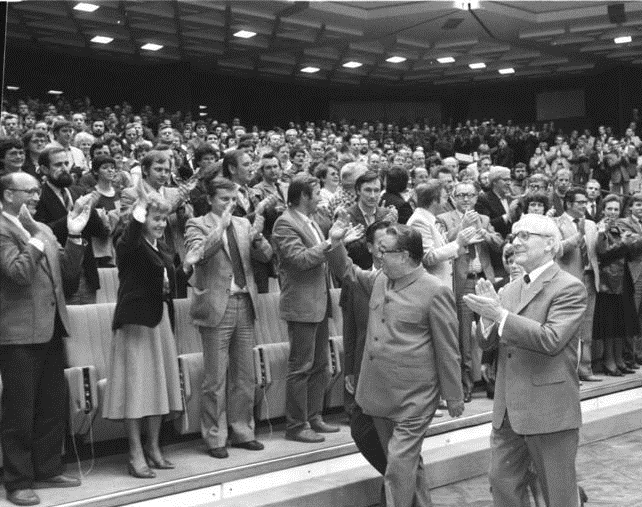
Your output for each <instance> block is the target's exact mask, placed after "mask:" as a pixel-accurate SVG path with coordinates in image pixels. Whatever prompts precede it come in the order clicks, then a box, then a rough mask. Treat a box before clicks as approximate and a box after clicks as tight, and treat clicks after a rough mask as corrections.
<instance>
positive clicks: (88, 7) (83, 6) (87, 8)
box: [74, 2, 100, 12]
mask: <svg viewBox="0 0 642 507" xmlns="http://www.w3.org/2000/svg"><path fill="white" fill-rule="evenodd" d="M99 8H100V6H99V5H95V4H88V3H85V2H80V3H77V4H76V5H75V6H74V9H75V10H77V11H82V12H94V11H97V10H98V9H99Z"/></svg>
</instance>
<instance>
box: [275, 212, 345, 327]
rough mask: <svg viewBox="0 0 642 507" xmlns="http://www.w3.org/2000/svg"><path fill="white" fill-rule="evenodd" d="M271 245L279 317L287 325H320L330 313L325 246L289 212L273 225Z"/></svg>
mask: <svg viewBox="0 0 642 507" xmlns="http://www.w3.org/2000/svg"><path fill="white" fill-rule="evenodd" d="M272 242H273V244H274V246H275V250H276V254H277V256H278V260H279V277H280V282H281V299H280V311H281V318H282V319H283V320H286V321H290V322H321V321H322V320H323V319H324V318H325V316H326V314H328V315H329V314H330V311H331V308H332V305H331V302H330V290H329V289H330V287H331V282H330V276H329V272H328V270H327V269H326V259H325V254H324V250H325V244H324V243H321V244H319V243H318V241H317V239H316V238H315V236H314V233H313V232H312V231H311V230H310V227H309V226H308V224H307V223H306V222H305V221H304V220H303V219H302V218H301V217H300V216H299V215H298V214H297V213H296V212H293V211H292V210H291V209H287V210H285V211H284V212H283V214H282V215H281V216H280V217H279V218H278V219H277V220H276V222H275V223H274V229H273V230H272Z"/></svg>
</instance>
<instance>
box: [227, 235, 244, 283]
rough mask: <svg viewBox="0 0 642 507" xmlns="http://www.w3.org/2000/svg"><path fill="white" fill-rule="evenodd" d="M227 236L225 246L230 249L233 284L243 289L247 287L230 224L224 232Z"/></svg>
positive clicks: (239, 254) (239, 253)
mask: <svg viewBox="0 0 642 507" xmlns="http://www.w3.org/2000/svg"><path fill="white" fill-rule="evenodd" d="M225 232H226V234H227V246H228V247H229V249H230V257H231V259H232V273H233V274H234V283H235V284H236V285H237V286H238V287H239V288H240V289H243V288H245V286H246V285H247V282H246V281H245V271H243V264H242V262H241V252H240V250H239V246H238V244H237V242H236V237H235V236H234V230H233V228H232V224H230V225H229V226H228V227H227V229H226V230H225Z"/></svg>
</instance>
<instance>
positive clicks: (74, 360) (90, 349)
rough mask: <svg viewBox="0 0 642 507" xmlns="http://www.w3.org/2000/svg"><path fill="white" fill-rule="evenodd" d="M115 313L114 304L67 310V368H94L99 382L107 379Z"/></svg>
mask: <svg viewBox="0 0 642 507" xmlns="http://www.w3.org/2000/svg"><path fill="white" fill-rule="evenodd" d="M115 309H116V303H98V304H95V305H73V306H72V305H70V306H68V307H67V312H68V313H69V326H70V328H69V329H68V331H69V336H68V337H67V338H65V349H66V351H67V365H68V366H95V367H96V372H97V376H98V378H99V379H102V378H105V377H106V375H107V368H108V365H109V355H110V354H111V339H112V329H111V324H112V320H113V318H114V310H115Z"/></svg>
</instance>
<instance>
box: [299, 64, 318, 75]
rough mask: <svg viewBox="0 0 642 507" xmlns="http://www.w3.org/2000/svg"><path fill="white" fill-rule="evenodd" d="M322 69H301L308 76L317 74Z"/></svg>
mask: <svg viewBox="0 0 642 507" xmlns="http://www.w3.org/2000/svg"><path fill="white" fill-rule="evenodd" d="M320 70H321V69H320V68H319V67H311V66H309V67H303V68H302V69H301V72H304V73H306V74H314V73H315V72H319V71H320Z"/></svg>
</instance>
